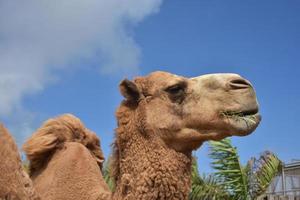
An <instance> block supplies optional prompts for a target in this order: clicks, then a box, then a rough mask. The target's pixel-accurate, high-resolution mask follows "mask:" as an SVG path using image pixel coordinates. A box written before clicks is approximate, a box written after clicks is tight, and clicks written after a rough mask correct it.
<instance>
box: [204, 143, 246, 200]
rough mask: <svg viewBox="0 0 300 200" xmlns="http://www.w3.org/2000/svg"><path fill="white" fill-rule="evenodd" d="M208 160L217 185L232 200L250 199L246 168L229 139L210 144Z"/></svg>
mask: <svg viewBox="0 0 300 200" xmlns="http://www.w3.org/2000/svg"><path fill="white" fill-rule="evenodd" d="M210 158H212V159H213V162H212V163H211V165H212V167H213V169H214V170H216V172H215V176H216V178H217V180H218V183H219V184H220V185H222V187H224V188H225V189H226V190H227V191H228V192H229V193H230V196H231V199H232V200H247V199H250V197H249V193H248V179H247V168H244V167H243V166H242V165H241V163H240V160H239V155H238V153H237V150H236V148H235V147H233V146H232V144H231V140H230V139H224V140H221V141H211V142H210Z"/></svg>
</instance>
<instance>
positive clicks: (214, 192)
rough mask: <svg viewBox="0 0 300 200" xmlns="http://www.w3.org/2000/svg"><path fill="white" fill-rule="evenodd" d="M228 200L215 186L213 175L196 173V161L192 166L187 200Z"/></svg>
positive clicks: (225, 194) (225, 193)
mask: <svg viewBox="0 0 300 200" xmlns="http://www.w3.org/2000/svg"><path fill="white" fill-rule="evenodd" d="M219 199H220V200H221V199H222V200H229V195H228V193H227V192H226V191H225V190H224V188H222V187H221V186H220V185H218V184H217V181H216V178H215V177H214V176H213V175H208V176H206V175H203V176H202V177H201V176H200V175H199V172H198V165H197V161H196V159H193V164H192V188H191V192H190V194H189V200H219Z"/></svg>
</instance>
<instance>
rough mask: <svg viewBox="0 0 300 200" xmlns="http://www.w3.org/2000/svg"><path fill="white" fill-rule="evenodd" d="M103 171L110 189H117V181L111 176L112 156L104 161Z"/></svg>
mask: <svg viewBox="0 0 300 200" xmlns="http://www.w3.org/2000/svg"><path fill="white" fill-rule="evenodd" d="M102 173H103V178H104V180H105V182H106V184H107V185H108V187H109V189H110V190H111V191H112V192H113V191H114V190H115V182H114V180H113V178H112V177H111V173H110V158H109V159H108V161H106V162H105V163H104V166H103V169H102Z"/></svg>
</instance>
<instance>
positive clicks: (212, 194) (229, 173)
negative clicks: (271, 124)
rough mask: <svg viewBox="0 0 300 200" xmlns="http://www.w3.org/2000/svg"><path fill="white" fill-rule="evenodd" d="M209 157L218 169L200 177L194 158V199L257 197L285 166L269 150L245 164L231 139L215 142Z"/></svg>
mask: <svg viewBox="0 0 300 200" xmlns="http://www.w3.org/2000/svg"><path fill="white" fill-rule="evenodd" d="M209 156H210V158H211V159H212V162H211V165H212V168H213V169H214V170H215V172H214V173H213V174H212V175H209V176H203V177H200V176H199V173H198V170H197V164H196V161H194V164H193V171H192V190H191V193H190V200H219V199H220V200H221V199H222V200H227V199H229V200H254V199H256V198H257V197H258V196H259V195H261V194H263V193H264V192H265V191H266V189H267V188H268V186H269V184H270V183H271V181H272V179H273V178H274V177H275V176H276V175H277V173H278V172H279V170H280V169H281V161H280V160H279V159H278V158H277V157H276V155H274V154H273V153H271V152H269V151H265V152H264V153H262V154H261V156H260V157H259V158H258V159H256V158H251V159H250V160H249V161H248V163H247V164H246V166H243V165H242V164H241V163H240V160H239V155H238V152H237V149H236V147H234V146H232V144H231V140H230V139H224V140H221V141H211V142H210V154H209Z"/></svg>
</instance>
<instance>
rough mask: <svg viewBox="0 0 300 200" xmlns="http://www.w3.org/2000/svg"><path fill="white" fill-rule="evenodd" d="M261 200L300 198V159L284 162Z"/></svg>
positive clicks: (299, 199) (292, 199)
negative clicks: (279, 172)
mask: <svg viewBox="0 0 300 200" xmlns="http://www.w3.org/2000/svg"><path fill="white" fill-rule="evenodd" d="M259 200H300V161H299V160H298V161H294V162H292V163H289V164H284V165H283V167H282V171H281V174H280V175H279V176H277V177H276V178H274V180H273V181H272V183H271V185H270V186H269V188H268V190H267V192H266V193H265V194H264V195H263V196H261V197H260V198H259Z"/></svg>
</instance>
